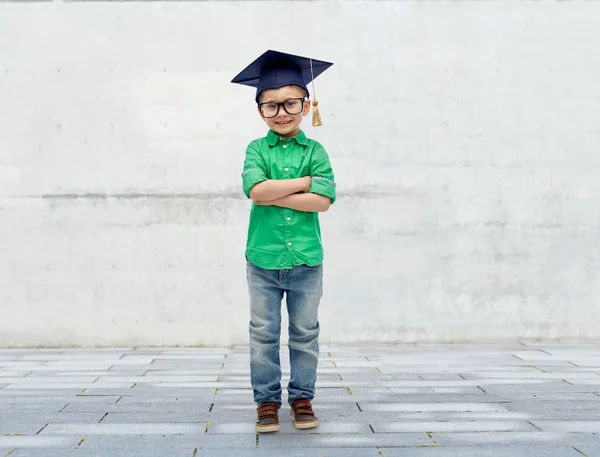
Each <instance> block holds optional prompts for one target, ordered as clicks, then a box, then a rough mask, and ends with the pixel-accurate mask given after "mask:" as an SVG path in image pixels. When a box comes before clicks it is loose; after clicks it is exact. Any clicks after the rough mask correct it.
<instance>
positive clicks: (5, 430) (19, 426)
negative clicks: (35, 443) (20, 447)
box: [0, 418, 46, 456]
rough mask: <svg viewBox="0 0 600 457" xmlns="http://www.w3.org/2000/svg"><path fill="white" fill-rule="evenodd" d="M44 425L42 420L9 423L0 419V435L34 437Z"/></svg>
mask: <svg viewBox="0 0 600 457" xmlns="http://www.w3.org/2000/svg"><path fill="white" fill-rule="evenodd" d="M44 425H46V422H43V421H42V420H38V421H33V420H32V421H29V422H25V421H21V422H9V421H4V420H3V419H2V418H0V435H35V434H36V433H37V432H39V431H40V430H41V429H42V428H43V427H44ZM0 456H3V454H1V453H0Z"/></svg>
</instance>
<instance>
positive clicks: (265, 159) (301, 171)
mask: <svg viewBox="0 0 600 457" xmlns="http://www.w3.org/2000/svg"><path fill="white" fill-rule="evenodd" d="M309 175H310V176H311V177H312V180H311V185H310V192H312V193H315V194H320V195H325V196H327V197H329V198H330V199H331V203H332V204H333V203H334V202H335V197H336V195H335V182H334V176H333V171H332V169H331V164H330V163H329V156H328V155H327V152H326V151H325V149H324V148H323V146H321V145H320V144H319V143H318V142H316V141H314V140H311V139H309V138H306V136H305V135H304V132H302V131H300V133H298V135H296V136H295V137H294V138H291V139H289V140H286V139H285V138H282V137H280V136H278V135H277V134H276V133H275V132H273V131H272V130H269V133H268V134H267V136H266V137H265V138H260V139H258V140H254V141H252V142H251V143H250V144H249V145H248V148H247V149H246V159H245V161H244V171H243V173H242V180H243V188H244V194H246V196H247V197H248V198H250V189H252V187H253V186H255V185H256V184H258V183H259V182H262V181H265V180H267V179H293V178H303V177H305V176H309ZM246 257H247V258H248V260H250V262H252V263H253V264H254V265H256V266H257V267H260V268H264V269H267V270H281V269H290V268H292V265H303V264H304V265H308V266H316V265H319V264H320V263H321V262H323V246H322V244H321V228H320V226H319V213H316V212H304V211H296V210H293V209H288V208H280V207H278V206H260V205H254V204H253V205H252V210H251V212H250V224H249V227H248V240H247V244H246Z"/></svg>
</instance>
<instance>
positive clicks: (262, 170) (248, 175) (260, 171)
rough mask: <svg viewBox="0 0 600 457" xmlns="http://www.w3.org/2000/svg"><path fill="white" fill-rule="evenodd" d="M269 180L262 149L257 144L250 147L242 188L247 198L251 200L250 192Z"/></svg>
mask: <svg viewBox="0 0 600 457" xmlns="http://www.w3.org/2000/svg"><path fill="white" fill-rule="evenodd" d="M266 180H267V169H266V166H265V161H264V159H263V158H262V155H261V153H260V149H259V148H258V145H257V144H256V143H255V142H252V143H250V144H249V145H248V148H247V149H246V159H245V160H244V171H243V172H242V186H243V190H244V194H245V195H246V197H248V198H250V190H251V189H252V188H253V187H254V186H255V185H256V184H258V183H259V182H263V181H266Z"/></svg>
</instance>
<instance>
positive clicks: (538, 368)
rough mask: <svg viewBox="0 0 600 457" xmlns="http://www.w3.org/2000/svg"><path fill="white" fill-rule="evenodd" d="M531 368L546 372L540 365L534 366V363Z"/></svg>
mask: <svg viewBox="0 0 600 457" xmlns="http://www.w3.org/2000/svg"><path fill="white" fill-rule="evenodd" d="M531 368H535V369H536V370H539V371H541V372H542V373H548V372H547V371H546V370H542V369H541V368H540V367H536V366H535V365H531Z"/></svg>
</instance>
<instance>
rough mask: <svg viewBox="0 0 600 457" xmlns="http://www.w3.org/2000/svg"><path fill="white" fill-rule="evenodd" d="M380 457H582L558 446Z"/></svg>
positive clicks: (399, 451) (396, 451)
mask: <svg viewBox="0 0 600 457" xmlns="http://www.w3.org/2000/svg"><path fill="white" fill-rule="evenodd" d="M381 455H382V457H407V456H410V457H482V456H493V457H582V455H581V454H579V453H578V452H577V451H575V449H573V448H572V447H558V446H474V447H463V446H456V447H447V446H440V447H433V448H431V447H430V448H411V449H410V450H407V449H406V448H386V447H384V448H381Z"/></svg>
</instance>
